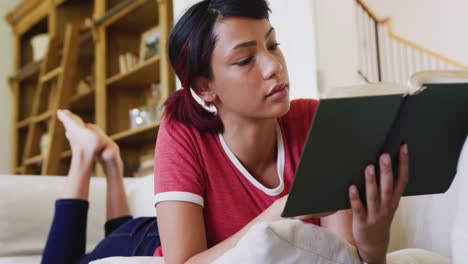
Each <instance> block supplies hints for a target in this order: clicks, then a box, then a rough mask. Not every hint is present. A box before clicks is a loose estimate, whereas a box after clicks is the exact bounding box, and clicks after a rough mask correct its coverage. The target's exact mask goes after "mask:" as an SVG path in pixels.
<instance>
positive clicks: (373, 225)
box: [349, 145, 409, 264]
mask: <svg viewBox="0 0 468 264" xmlns="http://www.w3.org/2000/svg"><path fill="white" fill-rule="evenodd" d="M399 156H400V157H399V159H400V162H399V169H398V177H397V181H396V183H395V184H394V183H393V169H392V162H391V160H390V155H388V154H383V155H381V156H380V159H379V167H380V188H379V187H378V186H377V181H376V176H375V168H374V166H373V165H369V166H367V167H366V170H365V178H366V201H367V208H364V206H363V204H362V202H361V199H360V198H359V193H358V190H357V187H356V186H354V185H353V186H351V187H350V188H349V197H350V201H351V208H352V211H353V227H352V228H353V236H354V239H355V240H356V244H357V249H358V253H359V255H360V257H361V259H362V260H363V261H365V262H367V263H369V264H371V263H385V257H386V253H387V249H388V244H389V240H390V226H391V224H392V220H393V216H394V214H395V211H396V209H397V208H398V203H399V201H400V197H401V195H402V193H403V191H404V190H405V187H406V184H407V182H408V174H409V168H408V163H409V161H408V160H409V159H408V147H407V145H402V146H401V147H400V153H399ZM379 189H380V191H379Z"/></svg>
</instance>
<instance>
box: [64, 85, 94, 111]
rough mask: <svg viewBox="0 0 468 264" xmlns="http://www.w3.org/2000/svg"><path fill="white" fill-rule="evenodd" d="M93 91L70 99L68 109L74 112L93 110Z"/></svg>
mask: <svg viewBox="0 0 468 264" xmlns="http://www.w3.org/2000/svg"><path fill="white" fill-rule="evenodd" d="M94 96H95V90H91V91H89V92H87V93H84V94H78V95H75V96H73V97H72V98H70V108H71V109H72V110H74V111H77V110H78V111H80V110H88V109H93V108H94Z"/></svg>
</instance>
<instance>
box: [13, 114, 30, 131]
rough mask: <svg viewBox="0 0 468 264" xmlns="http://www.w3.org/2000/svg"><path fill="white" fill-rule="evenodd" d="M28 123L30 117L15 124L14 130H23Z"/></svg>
mask: <svg viewBox="0 0 468 264" xmlns="http://www.w3.org/2000/svg"><path fill="white" fill-rule="evenodd" d="M29 123H31V118H30V117H28V118H26V119H23V120H21V121H19V122H17V123H16V128H17V129H21V128H25V127H27V126H28V125H29Z"/></svg>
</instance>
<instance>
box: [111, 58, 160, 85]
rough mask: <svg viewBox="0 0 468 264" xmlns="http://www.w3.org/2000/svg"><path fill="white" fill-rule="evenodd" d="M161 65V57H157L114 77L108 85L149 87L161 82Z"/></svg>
mask: <svg viewBox="0 0 468 264" xmlns="http://www.w3.org/2000/svg"><path fill="white" fill-rule="evenodd" d="M159 64H160V57H159V55H156V56H154V57H152V58H150V59H148V60H147V61H145V62H143V63H141V64H139V65H137V66H135V67H134V68H132V69H131V70H129V71H127V72H125V73H122V74H116V75H114V76H112V77H111V78H109V79H107V80H106V85H107V86H109V87H131V88H137V87H141V86H148V87H149V85H151V83H158V82H159V79H160V78H159V76H160V72H159Z"/></svg>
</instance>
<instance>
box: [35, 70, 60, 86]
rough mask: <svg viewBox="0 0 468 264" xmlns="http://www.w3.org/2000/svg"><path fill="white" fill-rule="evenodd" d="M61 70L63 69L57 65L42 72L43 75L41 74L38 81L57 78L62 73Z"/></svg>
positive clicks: (43, 81)
mask: <svg viewBox="0 0 468 264" xmlns="http://www.w3.org/2000/svg"><path fill="white" fill-rule="evenodd" d="M62 70H63V69H62V67H57V68H55V69H53V70H51V71H50V72H48V73H46V74H44V76H41V78H40V79H39V81H40V82H42V83H45V82H48V81H51V80H53V79H55V78H57V77H58V76H59V75H60V74H61V73H62Z"/></svg>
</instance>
